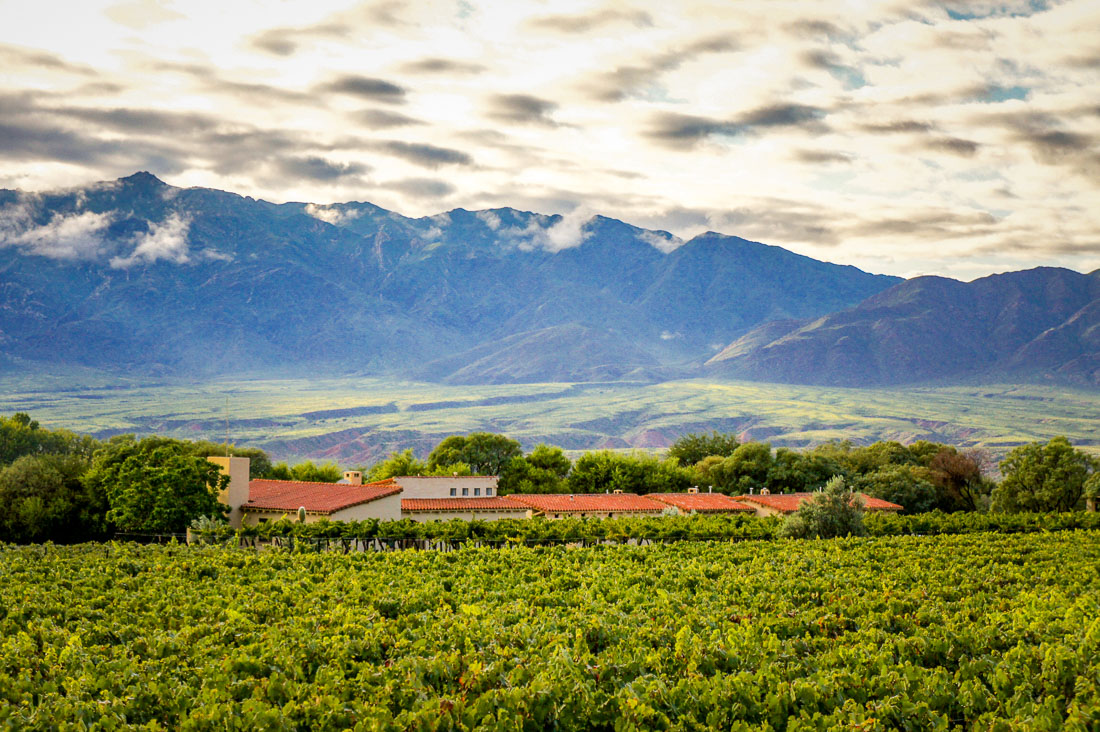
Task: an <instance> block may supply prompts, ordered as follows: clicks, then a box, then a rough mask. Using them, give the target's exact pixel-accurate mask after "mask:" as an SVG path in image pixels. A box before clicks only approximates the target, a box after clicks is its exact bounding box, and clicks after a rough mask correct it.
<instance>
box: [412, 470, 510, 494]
mask: <svg viewBox="0 0 1100 732" xmlns="http://www.w3.org/2000/svg"><path fill="white" fill-rule="evenodd" d="M394 480H395V481H397V484H398V485H399V486H401V490H402V491H404V493H403V497H404V498H485V497H486V496H488V495H490V494H488V493H486V492H485V490H486V489H487V488H491V489H492V490H493V492H492V494H491V495H494V496H495V495H497V480H498V477H497V476H495V475H460V476H457V477H435V476H431V477H428V476H419V475H402V476H397V477H395V478H394ZM451 488H454V489H455V494H454V495H453V496H452V495H451ZM463 488H465V489H466V490H467V492H466V493H463V492H462V489H463ZM475 488H477V489H480V493H479V494H478V495H477V496H475V495H474V489H475Z"/></svg>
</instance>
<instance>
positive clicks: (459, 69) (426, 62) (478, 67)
mask: <svg viewBox="0 0 1100 732" xmlns="http://www.w3.org/2000/svg"><path fill="white" fill-rule="evenodd" d="M401 70H402V71H404V72H405V73H406V74H443V75H448V76H468V75H471V74H480V73H482V72H484V71H488V67H487V66H483V65H482V64H475V63H472V62H469V61H457V60H455V59H450V58H435V57H433V58H423V59H420V60H419V61H410V62H408V63H405V64H402V65H401Z"/></svg>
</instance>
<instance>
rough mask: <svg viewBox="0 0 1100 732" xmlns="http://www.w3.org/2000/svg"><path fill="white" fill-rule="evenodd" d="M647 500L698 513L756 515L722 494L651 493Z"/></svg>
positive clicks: (751, 508)
mask: <svg viewBox="0 0 1100 732" xmlns="http://www.w3.org/2000/svg"><path fill="white" fill-rule="evenodd" d="M646 498H651V499H653V500H654V501H660V502H661V503H667V504H668V505H670V506H675V507H676V508H678V509H680V510H681V511H695V512H696V513H738V512H741V513H755V512H756V509H755V508H753V507H752V506H748V505H746V504H744V503H741V502H739V501H735V500H734V499H732V498H730V497H729V496H727V495H724V494H722V493H650V494H648V495H647V496H646Z"/></svg>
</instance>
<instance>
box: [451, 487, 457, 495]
mask: <svg viewBox="0 0 1100 732" xmlns="http://www.w3.org/2000/svg"><path fill="white" fill-rule="evenodd" d="M451 495H452V496H455V495H458V489H456V488H452V489H451Z"/></svg>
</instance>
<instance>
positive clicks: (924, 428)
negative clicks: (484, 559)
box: [0, 373, 1100, 465]
mask: <svg viewBox="0 0 1100 732" xmlns="http://www.w3.org/2000/svg"><path fill="white" fill-rule="evenodd" d="M74 383H80V384H82V386H79V387H74V386H72V384H74ZM0 395H2V396H0V414H10V413H12V412H15V411H26V412H30V413H31V415H32V416H33V417H34V418H35V419H37V420H39V421H40V422H41V423H42V424H43V425H45V426H50V427H66V428H68V429H72V430H75V431H77V432H87V433H92V434H98V435H100V436H105V435H109V434H117V433H120V432H138V433H152V432H156V433H159V434H166V435H171V436H175V437H182V438H190V439H197V438H207V439H213V440H222V439H224V437H225V434H226V426H225V419H226V411H227V410H226V404H227V399H228V414H229V435H230V439H231V440H232V441H234V442H236V443H238V444H247V445H253V446H258V447H263V448H264V449H267V450H268V451H269V452H270V453H271V455H272V456H273V458H275V459H290V460H292V461H293V460H296V459H299V458H305V457H312V458H315V459H317V458H320V459H329V458H331V459H336V460H338V461H339V462H341V463H342V464H344V465H352V464H360V463H365V462H369V461H373V460H375V459H377V458H378V457H379V456H382V455H384V454H385V453H386V452H388V451H390V450H394V449H402V448H405V447H412V448H415V449H416V450H417V452H418V453H419V454H426V453H427V452H428V450H430V448H431V447H432V446H433V445H434V444H435V443H436V442H438V440H439V439H440V437H441V436H443V435H447V434H452V433H461V432H469V431H473V430H491V431H500V432H505V433H507V434H509V435H511V436H513V437H515V438H517V439H519V440H521V441H522V442H523V443H524V445H525V446H526V447H531V446H533V445H534V444H535V443H537V442H540V441H546V442H550V443H552V444H558V445H562V446H563V447H565V448H567V449H569V450H575V451H579V450H584V449H592V448H597V447H611V448H629V447H642V448H660V447H663V446H666V445H667V444H668V443H669V442H671V441H672V440H674V439H676V437H677V436H679V435H680V434H683V433H685V432H692V431H696V432H697V431H703V430H710V429H718V430H721V431H729V432H737V433H739V434H741V435H742V437H743V439H756V440H767V441H770V442H771V443H772V444H773V445H776V446H778V445H790V446H805V445H812V444H817V443H819V442H823V441H826V440H830V439H850V440H853V441H855V442H861V443H865V442H872V441H874V440H879V439H894V440H900V441H903V442H909V441H912V440H916V439H922V438H923V439H931V440H937V441H941V442H947V443H951V444H956V445H960V446H984V447H988V448H991V449H992V450H993V451H994V452H995V453H998V454H1000V453H1003V452H1005V451H1006V450H1007V449H1008V448H1009V447H1011V446H1013V445H1016V444H1020V443H1022V442H1027V441H1030V440H1038V439H1048V438H1050V437H1052V436H1054V435H1059V434H1061V435H1066V436H1067V437H1069V438H1070V440H1072V441H1073V442H1074V443H1075V444H1078V445H1081V446H1090V447H1098V448H1100V393H1097V392H1096V391H1088V390H1076V389H1067V388H1061V387H1059V388H1055V387H1045V386H1019V385H985V386H957V387H942V388H882V389H844V388H830V387H814V386H790V385H779V384H763V383H754V382H733V381H731V382H712V381H700V380H691V381H671V382H665V383H661V384H627V383H606V384H521V385H501V386H442V385H438V384H424V383H410V382H405V383H395V382H383V381H378V380H375V379H364V378H335V379H316V380H306V379H285V380H273V379H266V380H218V381H211V382H203V383H185V382H176V381H149V380H140V381H138V380H134V381H129V382H126V381H121V380H118V379H117V378H115V379H111V380H108V379H107V378H105V377H102V376H97V375H95V374H90V373H83V374H80V375H79V376H74V375H53V376H50V375H41V376H36V377H27V376H24V377H11V376H9V377H3V378H0Z"/></svg>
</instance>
